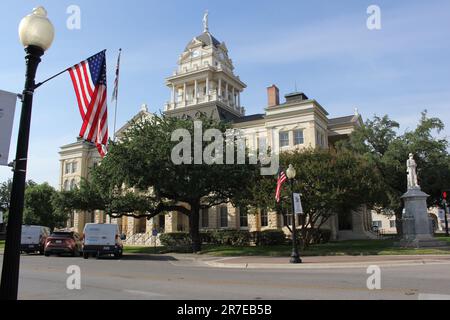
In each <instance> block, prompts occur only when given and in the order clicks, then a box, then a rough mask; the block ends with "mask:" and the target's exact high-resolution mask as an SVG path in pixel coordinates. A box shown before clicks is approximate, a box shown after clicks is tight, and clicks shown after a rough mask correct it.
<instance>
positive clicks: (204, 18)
mask: <svg viewBox="0 0 450 320" xmlns="http://www.w3.org/2000/svg"><path fill="white" fill-rule="evenodd" d="M208 31H209V28H208V10H206V12H205V15H204V16H203V32H208Z"/></svg>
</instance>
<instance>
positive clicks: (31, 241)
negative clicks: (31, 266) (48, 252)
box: [20, 225, 50, 254]
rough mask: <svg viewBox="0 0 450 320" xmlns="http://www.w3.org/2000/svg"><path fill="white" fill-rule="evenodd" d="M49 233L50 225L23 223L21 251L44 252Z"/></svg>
mask: <svg viewBox="0 0 450 320" xmlns="http://www.w3.org/2000/svg"><path fill="white" fill-rule="evenodd" d="M49 235H50V228H48V227H43V226H30V225H23V226H22V236H21V239H20V251H21V252H26V253H32V252H37V251H39V253H40V254H44V246H45V241H46V240H47V237H48V236H49Z"/></svg>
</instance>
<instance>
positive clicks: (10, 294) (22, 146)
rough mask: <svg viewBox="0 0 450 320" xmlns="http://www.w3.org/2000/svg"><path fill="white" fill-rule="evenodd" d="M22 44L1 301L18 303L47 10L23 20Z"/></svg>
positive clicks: (48, 34)
mask: <svg viewBox="0 0 450 320" xmlns="http://www.w3.org/2000/svg"><path fill="white" fill-rule="evenodd" d="M19 37H20V42H21V43H22V45H23V46H24V47H25V52H26V56H25V61H26V74H25V88H24V90H23V94H22V112H21V116H20V124H19V136H18V139H17V149H16V158H15V160H14V166H13V171H14V176H13V182H12V190H11V200H10V207H9V215H8V228H7V232H6V243H5V251H4V255H3V267H2V277H1V285H0V299H1V300H16V299H17V291H18V284H19V265H20V239H21V233H22V216H23V204H24V194H25V180H26V170H27V157H28V141H29V137H30V123H31V109H32V105H33V93H34V89H35V82H34V79H35V76H36V71H37V67H38V65H39V62H40V61H41V56H42V55H43V54H44V52H45V50H47V49H48V48H49V47H50V46H51V44H52V41H53V37H54V29H53V25H52V24H51V22H50V21H49V20H48V19H47V12H46V11H45V9H44V8H43V7H38V8H35V9H33V12H32V13H31V14H29V15H27V16H26V17H24V18H23V19H22V21H21V22H20V25H19Z"/></svg>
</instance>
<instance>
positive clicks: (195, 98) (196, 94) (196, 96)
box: [194, 79, 198, 103]
mask: <svg viewBox="0 0 450 320" xmlns="http://www.w3.org/2000/svg"><path fill="white" fill-rule="evenodd" d="M197 98H198V83H197V79H196V80H195V81H194V103H197Z"/></svg>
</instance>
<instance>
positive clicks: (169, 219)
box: [161, 211, 177, 233]
mask: <svg viewBox="0 0 450 320" xmlns="http://www.w3.org/2000/svg"><path fill="white" fill-rule="evenodd" d="M161 217H162V216H161ZM164 219H166V221H165V233H169V232H176V231H177V212H175V211H172V212H169V213H168V214H166V215H164Z"/></svg>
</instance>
